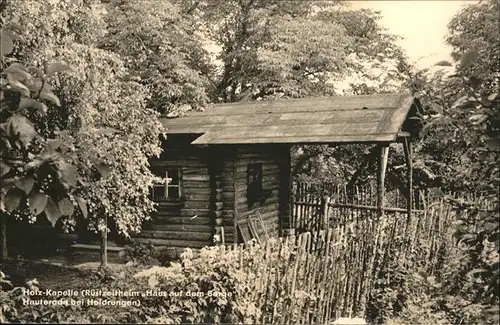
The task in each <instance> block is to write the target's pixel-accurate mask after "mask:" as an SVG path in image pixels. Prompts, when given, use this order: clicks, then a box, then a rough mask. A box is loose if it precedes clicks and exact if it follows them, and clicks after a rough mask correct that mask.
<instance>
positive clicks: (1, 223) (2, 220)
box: [0, 213, 9, 260]
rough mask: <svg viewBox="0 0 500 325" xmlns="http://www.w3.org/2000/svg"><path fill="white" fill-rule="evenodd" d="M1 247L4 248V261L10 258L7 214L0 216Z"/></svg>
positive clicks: (2, 257)
mask: <svg viewBox="0 0 500 325" xmlns="http://www.w3.org/2000/svg"><path fill="white" fill-rule="evenodd" d="M0 227H1V231H0V240H1V242H0V245H1V246H2V255H1V259H2V260H4V259H6V258H7V257H9V251H8V250H7V214H6V213H1V214H0Z"/></svg>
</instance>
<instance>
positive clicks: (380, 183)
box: [377, 145, 389, 218]
mask: <svg viewBox="0 0 500 325" xmlns="http://www.w3.org/2000/svg"><path fill="white" fill-rule="evenodd" d="M388 158H389V146H387V145H379V158H378V168H377V217H379V218H381V217H382V216H383V215H384V196H385V171H386V168H387V159H388Z"/></svg>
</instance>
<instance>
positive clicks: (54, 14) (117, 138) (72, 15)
mask: <svg viewBox="0 0 500 325" xmlns="http://www.w3.org/2000/svg"><path fill="white" fill-rule="evenodd" d="M105 13H106V12H105V11H103V8H102V6H100V4H99V3H98V2H97V1H85V0H81V1H69V0H58V1H48V0H46V1H38V2H34V1H29V2H24V1H13V2H10V3H9V5H8V6H7V8H6V10H5V12H4V15H5V17H6V20H7V21H9V22H12V23H16V24H18V25H21V26H26V34H25V35H26V36H25V39H24V42H23V46H21V47H19V48H18V49H16V51H15V54H16V56H17V58H18V59H19V60H20V61H22V62H26V63H28V64H30V65H33V66H36V67H44V66H46V65H47V62H50V61H53V60H57V61H64V62H67V63H68V64H69V65H70V66H71V67H72V69H73V73H72V74H67V75H64V76H61V77H60V78H56V79H55V80H54V89H53V92H54V93H55V94H56V95H58V97H59V98H60V107H55V106H50V107H49V110H48V113H47V116H46V117H45V118H42V119H39V120H38V123H37V124H36V128H37V129H38V130H40V132H41V133H42V134H46V135H47V136H48V135H56V136H57V137H58V139H59V142H60V143H61V145H60V150H62V151H64V152H76V153H78V157H77V163H78V165H79V167H80V173H79V175H80V178H79V183H78V184H79V194H80V195H81V196H83V197H85V198H86V199H87V201H88V202H89V208H88V211H89V219H90V220H91V222H89V225H90V226H91V228H93V229H95V230H99V231H104V232H106V231H107V230H108V224H107V222H106V221H105V220H106V219H108V218H109V221H110V224H112V225H114V226H115V228H116V229H117V231H118V232H119V233H121V234H124V235H128V234H129V232H130V231H137V230H139V229H140V227H141V224H142V221H143V220H144V219H145V218H148V217H149V213H150V212H151V211H152V210H153V208H154V206H153V203H152V202H151V200H150V197H149V188H150V186H151V185H152V184H153V182H154V181H155V177H154V176H153V175H152V173H151V172H150V171H149V169H148V157H150V156H152V155H158V154H159V153H160V152H161V148H160V134H161V132H162V127H161V124H160V123H159V122H158V120H157V118H156V117H157V113H155V112H154V111H153V110H151V109H148V108H147V107H146V106H145V103H146V99H147V97H148V96H149V92H148V91H147V89H146V88H144V87H143V86H142V85H140V84H138V83H137V82H134V81H132V80H131V79H130V76H129V72H128V70H127V69H126V67H125V65H124V62H123V61H122V60H121V58H120V56H119V55H118V54H116V53H113V52H110V51H107V50H103V49H100V48H98V47H97V45H98V43H99V41H100V40H101V39H102V37H103V36H104V35H105V34H106V28H105V26H106V25H105V24H104V20H103V19H104V15H105ZM57 130H67V132H57ZM90 166H92V168H91V172H84V171H85V170H87V169H88V167H90ZM56 214H57V213H56ZM59 215H60V214H59ZM66 220H67V221H66V222H67V223H68V225H70V226H71V225H73V224H74V222H75V219H74V218H66Z"/></svg>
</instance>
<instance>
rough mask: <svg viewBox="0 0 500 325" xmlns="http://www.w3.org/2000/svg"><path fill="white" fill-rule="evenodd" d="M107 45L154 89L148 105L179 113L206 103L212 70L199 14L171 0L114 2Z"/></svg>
mask: <svg viewBox="0 0 500 325" xmlns="http://www.w3.org/2000/svg"><path fill="white" fill-rule="evenodd" d="M107 8H108V10H109V13H108V15H107V17H108V19H107V24H108V26H107V29H108V33H107V35H106V37H105V38H104V39H103V40H102V41H101V43H102V44H103V45H102V46H103V47H104V48H106V49H107V50H110V51H113V52H115V53H118V54H120V55H121V57H122V58H123V60H124V61H125V63H126V67H127V68H129V69H130V70H131V71H133V73H134V76H133V78H132V79H133V80H136V81H137V82H139V83H140V84H142V85H144V86H146V87H147V88H148V89H149V90H150V96H149V98H148V101H147V105H148V107H150V108H152V109H155V110H157V111H159V112H161V113H171V114H175V113H176V111H180V112H183V111H186V110H189V109H191V108H199V107H203V106H206V105H207V103H208V101H209V99H208V94H207V89H208V88H209V79H208V78H207V77H208V75H209V74H210V73H212V70H213V68H212V66H211V64H210V62H209V57H208V53H207V52H206V50H204V48H203V44H202V38H201V36H200V35H199V34H198V33H196V26H197V25H196V23H195V19H196V17H193V16H191V15H189V14H187V13H184V12H183V11H182V7H181V6H179V5H177V4H175V3H173V2H172V1H149V2H147V5H145V3H144V1H111V2H110V3H109V4H108V6H107Z"/></svg>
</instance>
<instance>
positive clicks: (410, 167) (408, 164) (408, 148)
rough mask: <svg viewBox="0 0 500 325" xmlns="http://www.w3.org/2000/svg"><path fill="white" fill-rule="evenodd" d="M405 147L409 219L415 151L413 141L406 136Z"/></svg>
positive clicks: (409, 214)
mask: <svg viewBox="0 0 500 325" xmlns="http://www.w3.org/2000/svg"><path fill="white" fill-rule="evenodd" d="M403 149H404V152H405V159H406V178H407V181H408V197H407V199H406V204H407V207H406V209H407V210H408V219H409V218H411V213H412V209H413V164H412V160H413V152H412V146H411V142H410V141H408V138H405V139H404V140H403Z"/></svg>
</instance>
